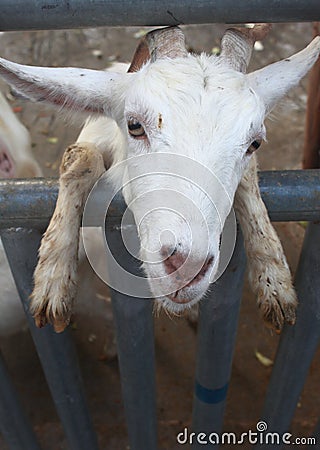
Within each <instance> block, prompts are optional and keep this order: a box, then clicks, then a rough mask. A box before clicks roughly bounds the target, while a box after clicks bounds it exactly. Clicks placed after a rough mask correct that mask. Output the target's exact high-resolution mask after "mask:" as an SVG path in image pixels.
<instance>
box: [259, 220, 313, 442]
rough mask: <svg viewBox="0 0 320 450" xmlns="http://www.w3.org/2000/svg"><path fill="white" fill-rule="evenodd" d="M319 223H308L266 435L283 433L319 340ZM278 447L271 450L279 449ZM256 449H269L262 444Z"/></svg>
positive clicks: (269, 393)
mask: <svg viewBox="0 0 320 450" xmlns="http://www.w3.org/2000/svg"><path fill="white" fill-rule="evenodd" d="M319 255H320V223H310V224H309V226H308V228H307V230H306V235H305V239H304V243H303V247H302V252H301V256H300V261H299V265H298V269H297V273H296V279H295V286H296V289H297V293H298V298H299V307H298V314H297V322H296V324H295V325H294V326H285V328H284V330H283V332H282V335H281V339H280V343H279V347H278V351H277V356H276V360H275V365H274V368H273V371H272V375H271V379H270V383H269V386H268V390H267V395H266V400H265V405H264V409H263V412H262V416H261V417H262V420H263V421H264V422H265V423H266V424H267V426H268V431H270V432H276V433H279V434H280V435H282V434H283V433H285V432H287V431H288V429H289V426H290V423H291V420H292V417H293V414H294V412H295V409H296V405H297V402H298V399H299V395H300V392H301V391H302V388H303V385H304V382H305V379H306V377H307V374H308V370H309V366H310V363H311V361H312V358H313V356H314V353H315V351H316V348H317V345H318V342H319V339H320V295H319V292H320V277H319V273H320V259H319ZM282 446H283V445H282V444H281V443H279V444H278V445H277V444H274V445H273V448H281V447H282ZM255 448H256V449H258V448H259V449H264V448H269V447H268V446H267V445H265V444H261V445H257V446H256V447H255Z"/></svg>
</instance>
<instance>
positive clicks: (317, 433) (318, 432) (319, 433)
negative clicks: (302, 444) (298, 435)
mask: <svg viewBox="0 0 320 450" xmlns="http://www.w3.org/2000/svg"><path fill="white" fill-rule="evenodd" d="M312 437H314V438H315V440H316V443H317V444H318V445H319V443H320V418H319V420H318V423H317V425H316V428H315V430H314V432H313V433H312ZM311 448H313V449H314V445H312V446H311V445H310V446H309V449H311Z"/></svg>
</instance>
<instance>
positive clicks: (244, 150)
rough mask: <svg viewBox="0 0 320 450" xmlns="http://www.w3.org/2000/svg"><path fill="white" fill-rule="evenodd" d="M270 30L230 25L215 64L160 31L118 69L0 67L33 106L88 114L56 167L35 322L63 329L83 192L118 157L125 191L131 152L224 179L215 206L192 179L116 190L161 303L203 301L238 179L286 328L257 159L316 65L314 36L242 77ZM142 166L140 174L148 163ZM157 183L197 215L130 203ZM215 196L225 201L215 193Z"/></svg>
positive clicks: (283, 279) (285, 295) (259, 286)
mask: <svg viewBox="0 0 320 450" xmlns="http://www.w3.org/2000/svg"><path fill="white" fill-rule="evenodd" d="M269 28H270V27H269V26H268V25H265V24H261V25H256V26H255V27H254V28H253V29H251V30H247V29H230V30H227V32H226V33H225V35H224V37H223V39H222V43H221V49H222V51H221V55H220V56H219V57H217V56H208V55H205V54H202V55H200V56H197V55H192V54H188V52H187V51H186V49H185V45H184V36H183V34H182V32H181V30H180V29H179V28H177V27H171V28H165V29H161V30H156V31H153V32H151V33H148V35H147V36H146V37H145V38H144V39H143V40H142V42H141V44H140V45H139V47H138V49H137V51H136V54H135V56H134V59H133V62H132V64H131V66H130V70H129V72H130V73H126V74H119V73H115V72H113V73H110V72H102V71H94V70H86V69H75V68H63V69H61V68H59V69H56V68H38V67H28V66H21V65H18V64H15V63H12V62H9V61H6V60H0V75H2V76H3V78H4V79H5V80H6V81H7V82H9V83H10V84H11V85H13V86H14V87H15V89H17V90H19V91H21V92H22V93H23V94H24V95H26V96H28V97H29V98H30V99H32V100H35V101H46V102H49V103H51V104H52V105H55V106H58V107H60V108H65V109H67V110H72V111H75V112H78V111H82V112H85V113H88V114H90V115H93V116H95V118H94V119H91V121H89V123H88V124H87V126H86V128H85V129H84V131H83V133H82V134H81V135H80V138H79V140H78V142H77V143H76V144H74V145H73V146H71V147H70V148H68V149H67V150H66V152H65V155H64V158H63V162H62V164H61V168H60V173H61V175H60V191H59V198H58V201H57V206H56V210H55V213H54V216H53V218H52V220H51V222H50V225H49V227H48V230H47V232H46V233H45V235H44V238H43V240H42V244H41V248H40V252H39V263H38V266H37V269H36V271H35V276H34V280H35V287H34V292H33V295H32V309H33V311H34V315H35V319H36V322H37V324H38V325H39V326H43V325H44V324H45V323H47V322H50V323H52V324H53V325H54V327H55V329H56V331H61V330H63V329H64V328H65V326H66V324H68V322H69V319H70V314H71V308H72V302H73V298H74V294H75V285H76V268H77V248H78V239H79V227H80V215H81V212H82V209H83V205H84V201H85V199H86V196H87V195H88V192H89V191H90V189H91V188H92V186H93V184H94V183H95V181H96V180H97V179H98V178H99V177H100V175H101V174H102V173H103V172H104V170H105V168H108V167H109V166H110V164H115V163H117V162H119V161H124V160H125V161H127V166H126V167H127V170H125V171H124V175H123V177H124V178H123V179H118V180H116V182H117V183H118V184H119V185H122V183H123V184H125V183H126V181H127V180H128V176H129V178H130V170H131V169H132V168H134V164H135V163H134V161H135V159H134V157H135V156H137V155H146V154H153V155H159V154H161V155H168V154H175V155H179V156H184V157H185V160H186V161H190V160H193V161H196V162H197V163H200V164H201V165H202V166H204V167H206V168H208V169H209V170H210V171H211V172H213V173H214V174H215V175H216V176H218V178H219V179H220V180H221V181H222V183H223V189H217V191H216V192H213V193H212V198H213V201H210V200H211V199H208V198H207V196H206V195H204V194H203V193H201V192H200V191H199V189H198V190H197V189H195V188H194V183H192V182H188V180H187V181H184V182H183V183H182V182H181V181H180V180H177V179H173V178H172V177H171V178H170V177H163V179H162V181H161V178H159V177H157V178H155V179H150V177H147V178H145V179H144V178H143V177H138V179H137V180H135V181H134V182H131V183H130V185H129V187H128V186H126V188H125V189H123V194H124V198H125V201H126V203H127V204H128V205H129V206H130V208H131V210H132V212H133V215H134V217H135V220H136V224H137V227H138V232H139V236H140V240H141V259H142V260H143V261H144V263H143V267H144V270H145V272H146V275H147V278H148V280H149V284H150V288H151V292H152V293H153V294H154V296H155V297H156V299H157V302H159V303H160V304H162V305H163V306H164V307H165V308H167V309H168V310H171V311H175V312H180V311H183V310H185V309H187V308H189V307H190V306H191V305H194V304H195V303H197V302H198V301H199V300H200V299H201V298H202V297H203V295H204V293H205V292H206V291H207V289H208V286H209V284H210V280H211V279H212V277H213V276H214V274H215V272H216V271H217V266H218V261H219V256H220V246H219V242H220V236H221V232H222V228H223V225H224V223H225V220H226V217H227V216H228V214H229V212H230V210H231V207H232V203H233V199H234V197H235V193H236V191H237V188H238V186H239V183H240V186H239V189H238V191H237V195H236V197H235V199H236V203H235V207H236V210H237V212H238V216H239V221H240V222H241V226H242V230H243V234H244V238H245V243H246V249H247V252H248V255H249V261H248V264H249V273H250V280H251V284H252V286H253V288H254V291H255V292H256V293H257V295H258V299H259V305H260V308H261V310H262V314H263V317H264V318H265V320H266V321H267V322H268V323H269V324H270V325H271V326H273V327H275V328H276V329H281V327H282V325H283V323H284V321H287V322H289V323H294V321H295V308H296V304H297V300H296V295H295V292H294V289H293V287H292V283H291V275H290V271H289V269H288V265H287V262H286V259H285V256H284V254H283V250H282V247H281V244H280V242H279V239H278V237H277V235H276V233H275V232H274V230H273V228H272V226H271V224H270V221H269V218H268V215H267V213H266V210H265V207H264V204H263V203H262V201H261V198H260V194H259V189H258V184H257V175H256V172H257V168H256V161H255V157H254V156H253V153H254V151H255V150H256V149H257V148H258V147H259V145H260V143H261V141H262V140H263V139H264V138H265V127H264V124H263V122H264V119H265V117H266V115H267V114H268V113H269V112H270V111H271V110H272V108H273V107H274V105H275V104H276V102H277V101H278V100H279V99H281V98H282V97H283V96H284V95H285V94H286V93H287V92H288V90H289V89H290V88H291V87H293V86H294V85H296V84H297V83H298V82H299V80H300V79H301V78H302V77H303V76H304V75H305V74H306V72H307V71H308V70H309V69H310V68H311V66H312V65H313V63H314V62H315V61H316V59H317V58H318V55H319V51H320V39H319V38H316V39H314V41H312V43H311V44H310V45H308V46H307V47H306V48H305V49H304V50H302V51H301V52H299V53H297V54H296V55H294V56H292V57H290V58H287V59H285V60H283V61H280V62H277V63H274V64H271V65H269V66H267V67H265V68H263V69H261V70H257V71H255V72H253V73H251V74H248V75H247V74H245V71H246V68H247V65H248V62H249V59H250V56H251V52H252V48H253V44H254V42H255V40H257V39H261V38H263V37H264V35H265V34H266V33H267V32H268V30H269ZM99 116H100V117H103V119H99V118H97V117H99ZM101 155H102V156H101ZM132 161H133V163H132ZM179 161H180V160H179ZM138 169H139V170H140V173H141V174H143V172H144V171H145V174H146V176H147V172H148V169H149V168H148V167H142V168H141V167H139V168H138ZM146 180H147V182H146ZM131 181H132V180H131ZM161 188H163V189H164V191H167V192H168V191H170V192H171V193H172V192H174V191H178V192H179V193H181V192H184V193H185V195H186V196H187V197H188V199H189V200H190V201H191V202H193V204H194V205H196V206H197V208H198V210H199V211H200V213H201V214H202V217H203V220H202V221H199V220H198V218H197V217H196V216H194V215H193V214H192V213H190V211H189V210H188V207H182V212H183V216H184V217H181V216H180V215H179V214H176V213H175V212H174V211H172V210H171V209H170V204H169V207H168V208H165V207H163V208H162V210H161V211H160V212H159V211H158V209H156V208H154V203H153V201H154V200H155V198H152V197H151V199H150V200H149V203H147V204H146V205H144V204H143V202H141V201H140V202H139V201H135V200H137V199H139V198H143V196H144V195H145V193H146V191H148V192H149V191H152V190H155V191H157V192H159V189H161ZM223 190H224V191H225V192H226V194H224V195H223V196H222V197H221V195H222V194H223ZM168 199H169V197H166V198H165V199H163V203H166V202H167V201H169V200H168ZM177 203H178V200H177ZM215 205H218V206H219V207H218V211H217V209H216V207H215ZM148 209H149V210H150V211H149V213H147V212H148ZM187 225H188V226H190V227H191V229H192V230H193V234H192V236H190V232H189V229H188V226H187ZM168 229H169V230H170V232H171V233H172V234H173V235H174V237H175V240H174V241H173V240H172V234H171V233H168V232H167V231H168ZM203 241H205V242H206V245H203ZM159 243H160V244H159ZM150 253H151V255H152V257H151V258H150ZM195 267H196V268H197V269H196V271H195V269H194V268H195Z"/></svg>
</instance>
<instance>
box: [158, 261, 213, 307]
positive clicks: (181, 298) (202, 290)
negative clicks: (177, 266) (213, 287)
mask: <svg viewBox="0 0 320 450" xmlns="http://www.w3.org/2000/svg"><path fill="white" fill-rule="evenodd" d="M215 267H216V265H215V264H214V263H213V258H208V259H207V260H206V262H205V264H204V265H203V266H202V268H201V270H200V271H199V272H198V273H197V274H196V275H195V276H194V277H193V278H192V279H191V280H189V281H188V280H187V281H186V282H185V284H184V283H181V280H180V277H179V271H176V272H174V273H173V274H171V275H172V278H171V282H172V283H171V289H169V287H168V286H167V290H166V291H167V292H166V293H165V294H164V295H161V294H160V295H159V291H157V294H158V295H155V300H156V306H157V308H158V309H162V308H163V309H165V310H166V311H167V312H168V313H173V314H175V315H181V314H183V312H184V311H185V310H187V309H190V308H191V307H192V306H193V305H195V304H196V303H198V302H199V301H200V300H201V298H202V297H203V296H204V295H205V294H206V292H207V290H208V288H209V285H210V282H211V279H212V276H214V274H215ZM177 279H179V280H180V281H179V283H178V285H177V284H176V283H177ZM150 281H151V280H150ZM150 287H151V289H152V291H154V289H153V288H154V286H152V282H151V283H150ZM154 293H155V294H156V292H154Z"/></svg>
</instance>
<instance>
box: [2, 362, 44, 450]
mask: <svg viewBox="0 0 320 450" xmlns="http://www.w3.org/2000/svg"><path fill="white" fill-rule="evenodd" d="M0 380H1V382H0V430H1V434H2V435H3V437H4V439H5V441H6V443H7V445H8V447H9V448H10V450H25V449H28V450H40V447H39V445H38V443H37V440H36V437H35V435H34V433H33V430H32V428H31V425H30V423H29V419H28V418H27V416H26V415H25V413H24V411H23V409H22V405H21V404H20V401H19V398H18V396H17V393H16V390H15V388H14V386H13V384H12V381H11V378H10V374H9V373H8V369H7V367H6V363H5V361H4V359H3V357H2V355H1V354H0Z"/></svg>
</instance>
